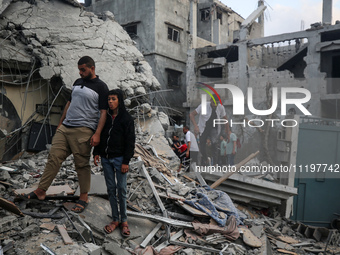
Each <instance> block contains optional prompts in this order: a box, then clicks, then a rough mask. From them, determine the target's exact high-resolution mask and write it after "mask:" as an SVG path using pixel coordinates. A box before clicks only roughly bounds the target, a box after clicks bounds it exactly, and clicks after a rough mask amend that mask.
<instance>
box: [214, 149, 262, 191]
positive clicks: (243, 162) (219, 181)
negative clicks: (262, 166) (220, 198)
mask: <svg viewBox="0 0 340 255" xmlns="http://www.w3.org/2000/svg"><path fill="white" fill-rule="evenodd" d="M259 153H260V151H257V152H255V153H252V154H250V155H249V156H248V157H247V158H245V159H244V160H242V161H241V162H240V163H238V164H237V165H236V171H235V172H238V171H239V170H240V168H241V166H243V165H245V164H246V163H248V161H250V160H251V159H253V158H255V157H256V156H257V154H259ZM235 172H229V173H226V174H225V175H223V176H222V177H221V178H220V179H218V180H217V181H215V182H214V183H213V184H212V185H211V186H210V187H211V188H212V189H215V188H216V187H218V186H220V185H221V184H222V183H223V182H224V181H225V180H227V179H228V178H229V177H230V176H231V175H233V174H234V173H235Z"/></svg>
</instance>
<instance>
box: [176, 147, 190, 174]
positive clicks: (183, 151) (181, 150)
mask: <svg viewBox="0 0 340 255" xmlns="http://www.w3.org/2000/svg"><path fill="white" fill-rule="evenodd" d="M187 149H188V146H187V145H186V144H185V142H184V141H181V146H180V147H178V151H179V158H180V160H181V163H180V165H179V168H178V170H177V172H180V171H181V168H182V166H183V165H184V166H185V164H186V161H188V159H189V158H187V157H186V152H187Z"/></svg>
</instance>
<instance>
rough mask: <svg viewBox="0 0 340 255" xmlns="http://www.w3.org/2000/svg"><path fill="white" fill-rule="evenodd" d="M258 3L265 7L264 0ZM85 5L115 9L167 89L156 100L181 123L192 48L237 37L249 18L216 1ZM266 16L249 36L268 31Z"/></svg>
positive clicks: (128, 0)
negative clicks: (187, 69)
mask: <svg viewBox="0 0 340 255" xmlns="http://www.w3.org/2000/svg"><path fill="white" fill-rule="evenodd" d="M259 4H260V5H261V6H263V1H259ZM85 6H86V9H87V10H89V11H93V12H94V13H102V12H105V11H111V12H113V13H114V15H115V19H116V20H117V22H119V24H120V25H122V26H123V27H124V29H125V30H126V31H127V32H128V33H129V35H130V36H131V38H132V39H133V40H134V41H135V42H136V43H137V45H136V47H137V48H138V49H139V51H140V52H142V54H143V55H144V57H145V59H146V61H147V62H148V63H149V64H150V66H151V67H152V70H153V73H154V75H155V77H156V78H157V80H158V81H159V82H160V84H161V89H162V90H165V91H167V92H165V93H161V94H159V93H158V94H157V97H156V96H153V104H154V105H157V106H162V107H163V108H162V110H163V111H165V112H166V113H167V114H168V115H169V116H170V117H171V118H172V119H173V121H172V123H176V124H177V125H180V124H183V123H184V122H185V116H183V114H181V113H180V112H182V113H183V112H185V111H186V108H185V105H183V102H185V101H186V87H187V81H186V76H187V74H186V72H187V71H186V65H187V62H188V57H187V50H188V49H192V48H201V47H205V46H209V47H210V46H216V45H220V44H225V43H232V42H233V41H234V40H238V38H239V30H240V27H241V23H242V22H243V21H244V19H243V18H242V17H241V16H240V15H239V14H238V13H236V12H235V11H233V10H232V9H231V8H230V7H227V6H226V5H224V4H223V3H221V2H220V1H217V0H199V1H197V0H190V1H189V0H181V1H177V0H170V1H163V0H152V1H151V0H148V1H143V2H141V1H134V0H118V1H117V0H106V1H91V0H86V1H85ZM264 8H265V7H264ZM262 21H263V19H262ZM262 21H260V22H259V23H258V22H253V23H252V24H251V26H250V27H249V29H250V31H251V32H250V38H259V37H261V36H263V25H264V24H263V22H262ZM218 71H219V70H217V72H218ZM169 90H171V92H170V91H169ZM159 97H163V98H166V102H167V103H164V102H162V101H160V100H159ZM171 108H172V109H173V110H172V109H171ZM174 110H175V111H174ZM178 111H180V112H178Z"/></svg>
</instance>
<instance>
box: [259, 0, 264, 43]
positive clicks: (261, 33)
mask: <svg viewBox="0 0 340 255" xmlns="http://www.w3.org/2000/svg"><path fill="white" fill-rule="evenodd" d="M262 5H264V1H263V0H259V2H258V7H260V6H262ZM258 23H259V24H260V25H261V32H260V35H261V37H264V12H262V14H261V15H260V17H259V19H258Z"/></svg>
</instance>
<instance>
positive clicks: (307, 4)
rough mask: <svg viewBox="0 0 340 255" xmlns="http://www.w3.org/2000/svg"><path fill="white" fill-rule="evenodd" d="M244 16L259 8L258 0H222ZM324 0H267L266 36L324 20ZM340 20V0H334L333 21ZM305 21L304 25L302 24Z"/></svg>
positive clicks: (304, 27)
mask: <svg viewBox="0 0 340 255" xmlns="http://www.w3.org/2000/svg"><path fill="white" fill-rule="evenodd" d="M220 1H221V2H222V3H224V4H225V5H227V6H228V7H231V8H232V9H233V10H234V11H236V12H237V13H238V14H240V15H241V16H242V17H243V18H247V17H248V16H249V15H250V14H251V13H252V12H253V11H254V10H256V8H257V3H258V0H220ZM322 2H323V1H322V0H265V5H267V9H266V11H265V36H269V35H275V34H282V33H289V32H296V31H300V30H301V28H303V29H302V30H305V29H307V28H310V24H312V23H315V22H321V21H322ZM336 20H340V0H333V22H332V24H334V23H335V21H336ZM303 23H304V25H302V24H303Z"/></svg>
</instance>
